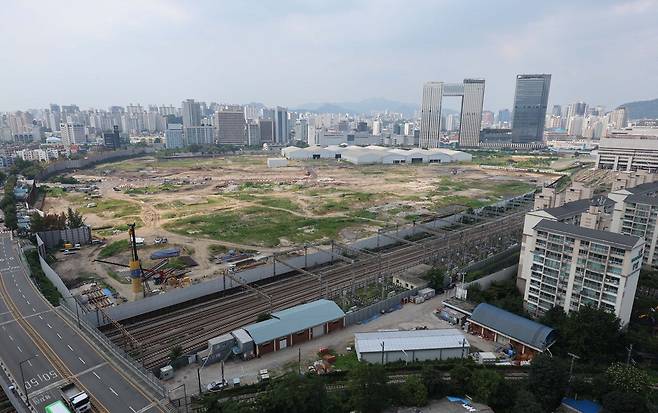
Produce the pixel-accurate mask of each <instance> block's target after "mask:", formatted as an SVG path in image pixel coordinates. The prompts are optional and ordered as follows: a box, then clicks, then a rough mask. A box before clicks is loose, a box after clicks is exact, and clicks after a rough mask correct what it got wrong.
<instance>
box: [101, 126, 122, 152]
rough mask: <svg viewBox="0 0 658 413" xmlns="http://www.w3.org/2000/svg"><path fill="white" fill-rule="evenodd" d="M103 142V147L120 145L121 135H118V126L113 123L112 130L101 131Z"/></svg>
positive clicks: (117, 146) (118, 146) (113, 147)
mask: <svg viewBox="0 0 658 413" xmlns="http://www.w3.org/2000/svg"><path fill="white" fill-rule="evenodd" d="M103 143H104V145H105V147H107V148H111V149H115V150H116V149H119V148H120V147H121V137H120V136H119V126H117V125H114V127H113V128H112V132H103Z"/></svg>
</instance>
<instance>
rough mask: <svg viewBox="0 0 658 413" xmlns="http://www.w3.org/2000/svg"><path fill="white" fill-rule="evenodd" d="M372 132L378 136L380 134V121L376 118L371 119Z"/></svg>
mask: <svg viewBox="0 0 658 413" xmlns="http://www.w3.org/2000/svg"><path fill="white" fill-rule="evenodd" d="M372 134H373V135H375V136H379V135H381V134H382V121H381V120H379V119H377V120H374V121H372Z"/></svg>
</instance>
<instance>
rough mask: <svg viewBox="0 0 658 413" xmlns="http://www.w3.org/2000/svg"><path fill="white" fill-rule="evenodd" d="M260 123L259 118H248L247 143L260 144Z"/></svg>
mask: <svg viewBox="0 0 658 413" xmlns="http://www.w3.org/2000/svg"><path fill="white" fill-rule="evenodd" d="M260 138H261V136H260V124H259V123H258V121H257V120H254V119H249V120H247V145H250V146H252V145H260V143H261V140H260Z"/></svg>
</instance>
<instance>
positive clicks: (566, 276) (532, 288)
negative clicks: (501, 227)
mask: <svg viewBox="0 0 658 413" xmlns="http://www.w3.org/2000/svg"><path fill="white" fill-rule="evenodd" d="M529 223H530V224H531V226H530V227H529V228H524V242H525V248H524V249H525V253H524V254H523V256H522V258H521V259H522V260H525V261H526V262H525V264H526V265H525V266H524V267H523V273H522V274H520V277H521V278H524V279H525V288H524V291H523V301H524V306H525V308H526V310H527V311H528V312H529V313H530V314H532V315H534V316H539V315H541V314H543V313H544V312H546V311H548V310H550V309H551V308H553V307H556V306H557V307H560V308H562V309H563V310H564V311H565V312H566V313H569V312H571V311H578V309H579V308H580V307H583V306H587V305H589V306H594V307H596V308H601V309H604V310H606V311H609V312H611V313H614V314H615V315H616V316H617V317H618V318H619V319H620V320H621V323H622V325H626V324H628V322H629V320H630V317H631V309H632V307H633V301H634V298H635V289H636V287H637V282H638V278H639V276H640V267H641V266H642V252H643V250H644V240H643V239H642V238H640V237H637V236H632V235H622V234H615V233H612V232H609V231H602V230H598V229H590V228H585V227H582V226H578V225H572V224H567V223H563V222H558V221H553V220H550V219H540V220H539V221H538V222H536V221H535V222H532V221H530V222H529V221H528V220H526V224H529Z"/></svg>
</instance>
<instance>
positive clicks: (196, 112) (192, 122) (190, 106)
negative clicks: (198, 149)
mask: <svg viewBox="0 0 658 413" xmlns="http://www.w3.org/2000/svg"><path fill="white" fill-rule="evenodd" d="M201 118H202V116H201V106H200V105H199V103H198V102H195V101H194V99H187V100H185V101H183V128H187V127H190V126H201Z"/></svg>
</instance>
